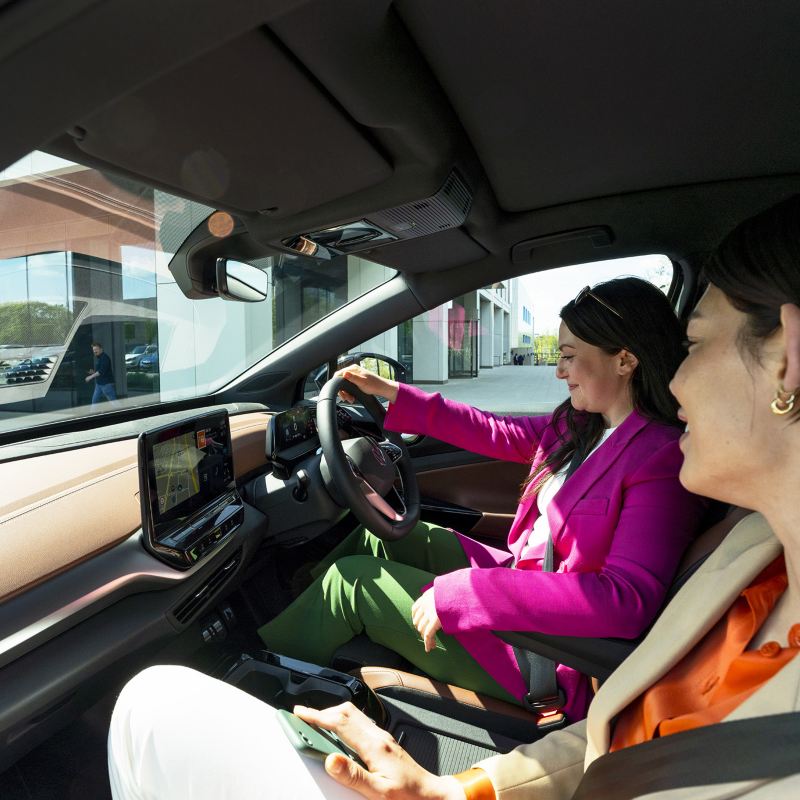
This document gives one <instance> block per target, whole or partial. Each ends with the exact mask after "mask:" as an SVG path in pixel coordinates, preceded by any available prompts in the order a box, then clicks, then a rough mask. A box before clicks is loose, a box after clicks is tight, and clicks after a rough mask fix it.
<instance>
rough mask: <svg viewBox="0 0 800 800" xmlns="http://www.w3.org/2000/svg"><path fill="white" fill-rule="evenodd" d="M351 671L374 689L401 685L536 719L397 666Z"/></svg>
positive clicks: (508, 705)
mask: <svg viewBox="0 0 800 800" xmlns="http://www.w3.org/2000/svg"><path fill="white" fill-rule="evenodd" d="M353 674H354V675H356V676H357V677H358V678H359V679H360V680H362V681H363V682H364V683H365V684H366V685H367V686H369V687H370V689H372V691H374V692H377V691H378V690H379V689H382V688H386V687H388V686H403V687H405V688H407V689H413V690H414V691H417V692H425V693H426V694H434V695H438V696H439V697H446V698H450V699H451V700H455V701H456V702H457V703H461V704H462V705H466V706H472V707H473V708H481V709H484V710H486V711H491V712H492V713H493V714H504V715H505V716H507V717H514V718H515V719H521V720H524V721H525V722H528V723H535V721H536V717H535V715H533V714H531V713H530V712H529V711H526V710H525V709H524V708H522V707H521V706H516V705H514V704H513V703H506V702H505V701H504V700H497V699H496V698H494V697H487V696H486V695H482V694H478V693H477V692H471V691H470V690H469V689H462V688H461V687H459V686H453V685H451V684H449V683H442V682H441V681H435V680H433V679H431V678H427V677H425V676H424V675H412V674H411V673H409V672H402V671H401V670H399V669H390V668H389V667H361V669H358V670H355V671H354V672H353Z"/></svg>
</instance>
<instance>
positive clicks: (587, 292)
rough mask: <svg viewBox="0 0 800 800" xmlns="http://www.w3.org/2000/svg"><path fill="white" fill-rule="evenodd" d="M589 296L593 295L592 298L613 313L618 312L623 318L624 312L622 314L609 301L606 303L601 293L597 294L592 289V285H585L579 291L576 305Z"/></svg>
mask: <svg viewBox="0 0 800 800" xmlns="http://www.w3.org/2000/svg"><path fill="white" fill-rule="evenodd" d="M587 297H591V298H592V300H596V301H597V302H598V303H600V305H601V306H603V307H604V308H607V309H608V310H609V311H610V312H611V313H612V314H616V315H617V316H618V317H619V318H620V319H622V318H623V317H622V314H620V313H619V311H617V309H616V308H614V306H612V305H609V304H608V303H606V301H605V300H603V298H602V297H600V296H599V295H596V294H595V293H594V292H593V291H592V289H591V287H590V286H584V287H583V289H581V290H580V291H579V292H578V294H577V295H576V297H575V305H576V306H578V305H580V304H581V302H582V301H584V300H585V299H586V298H587Z"/></svg>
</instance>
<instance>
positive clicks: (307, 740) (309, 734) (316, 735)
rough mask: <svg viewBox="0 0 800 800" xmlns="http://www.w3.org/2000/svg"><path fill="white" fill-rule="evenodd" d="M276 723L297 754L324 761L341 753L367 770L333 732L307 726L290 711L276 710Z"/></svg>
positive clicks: (355, 754) (354, 753) (353, 752)
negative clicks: (329, 755) (330, 754)
mask: <svg viewBox="0 0 800 800" xmlns="http://www.w3.org/2000/svg"><path fill="white" fill-rule="evenodd" d="M278 722H279V723H280V726H281V727H282V728H283V730H284V733H285V734H286V736H287V738H288V739H289V741H290V742H291V743H292V746H293V747H294V749H295V750H297V752H298V753H302V754H303V755H305V756H311V758H316V759H318V760H319V761H324V760H325V758H326V757H327V755H328V754H329V753H341V754H342V755H344V756H347V757H348V758H350V759H352V760H353V761H355V762H356V763H357V764H359V765H360V766H362V767H364V769H366V768H367V766H366V764H364V762H363V761H362V760H361V759H360V758H359V757H358V754H357V753H356V752H355V751H354V750H351V749H350V748H349V747H348V746H347V745H346V744H345V743H344V742H343V741H342V740H341V739H340V738H339V737H338V736H337V735H336V734H335V733H333V731H328V730H325V729H324V728H317V727H316V726H315V725H309V724H308V723H307V722H304V721H303V720H302V719H300V717H298V716H296V715H295V714H292V712H291V711H284V710H283V709H282V708H281V709H278Z"/></svg>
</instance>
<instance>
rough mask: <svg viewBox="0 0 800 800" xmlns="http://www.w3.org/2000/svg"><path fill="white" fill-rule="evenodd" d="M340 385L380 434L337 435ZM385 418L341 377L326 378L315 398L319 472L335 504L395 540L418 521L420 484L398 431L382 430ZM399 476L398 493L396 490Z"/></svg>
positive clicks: (373, 401)
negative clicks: (342, 506)
mask: <svg viewBox="0 0 800 800" xmlns="http://www.w3.org/2000/svg"><path fill="white" fill-rule="evenodd" d="M342 389H343V390H344V391H345V392H348V393H349V394H352V395H353V396H354V397H355V398H356V399H357V400H358V401H359V402H360V403H361V404H362V405H363V406H364V408H365V409H366V410H367V412H368V413H369V415H370V417H372V420H373V421H374V422H375V424H376V425H377V426H378V428H379V429H380V432H381V437H382V438H377V437H371V436H359V437H357V438H355V439H345V440H344V441H342V440H341V439H340V438H339V426H338V423H337V416H336V398H337V396H338V394H339V391H340V390H342ZM385 417H386V414H385V412H384V410H383V406H381V404H380V403H379V402H378V401H377V400H376V399H375V398H374V397H373V396H372V395H368V394H364V392H362V391H361V389H359V388H358V387H357V386H355V385H353V384H352V383H351V382H350V381H348V380H345V379H344V378H342V377H338V376H337V377H333V378H331V379H330V380H329V381H328V382H327V383H326V384H325V386H323V387H322V391H321V392H320V395H319V399H318V400H317V433H318V434H319V441H320V444H321V445H322V454H323V459H322V463H321V464H320V471H321V472H322V476H323V479H324V480H325V483H326V485H327V486H328V489H329V491H331V494H332V495H333V497H334V499H335V500H337V502H339V503H340V505H344V506H349V507H350V508H351V509H352V511H353V513H354V514H355V515H356V517H357V518H358V520H359V522H361V524H362V525H363V526H364V527H365V528H367V530H369V531H371V532H372V533H374V534H375V535H376V536H378V537H379V538H380V539H385V540H386V541H396V540H397V539H402V538H403V537H404V536H405V535H406V534H408V533H410V532H411V530H412V529H413V528H414V526H415V525H416V524H417V522H419V511H420V508H419V486H418V485H417V476H416V473H415V472H414V469H413V467H412V466H411V457H410V456H409V455H408V450H407V449H406V446H405V443H404V442H403V439H402V438H401V436H400V434H399V433H393V432H391V431H386V430H384V428H383V421H384V419H385ZM398 476H399V478H400V481H401V483H402V494H400V493H398V492H397V490H396V489H395V481H396V479H397V477H398ZM331 484H332V485H331ZM389 500H392V501H394V506H393V505H392V504H391V503H390V502H389Z"/></svg>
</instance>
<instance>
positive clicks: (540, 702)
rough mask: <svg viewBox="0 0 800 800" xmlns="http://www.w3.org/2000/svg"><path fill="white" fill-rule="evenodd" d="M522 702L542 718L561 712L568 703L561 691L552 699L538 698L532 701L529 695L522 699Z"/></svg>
mask: <svg viewBox="0 0 800 800" xmlns="http://www.w3.org/2000/svg"><path fill="white" fill-rule="evenodd" d="M522 701H523V702H524V703H525V707H526V708H527V709H528V711H531V712H533V713H534V714H539V715H541V716H549V715H551V714H555V713H557V712H560V711H561V709H563V708H564V705H565V703H566V702H567V701H566V698H565V697H564V692H563V691H562V690H561V689H559V690H558V693H557V694H554V695H552V696H550V697H538V698H536V699H532V697H531V694H530V693H528V694H526V695H525V696H524V697H523V698H522Z"/></svg>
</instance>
